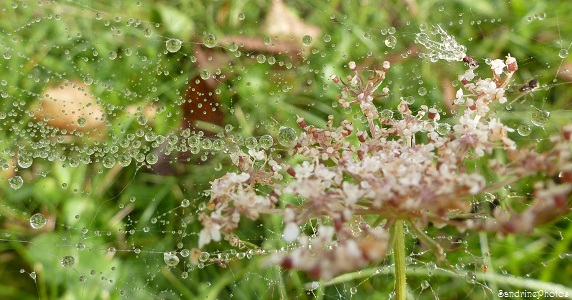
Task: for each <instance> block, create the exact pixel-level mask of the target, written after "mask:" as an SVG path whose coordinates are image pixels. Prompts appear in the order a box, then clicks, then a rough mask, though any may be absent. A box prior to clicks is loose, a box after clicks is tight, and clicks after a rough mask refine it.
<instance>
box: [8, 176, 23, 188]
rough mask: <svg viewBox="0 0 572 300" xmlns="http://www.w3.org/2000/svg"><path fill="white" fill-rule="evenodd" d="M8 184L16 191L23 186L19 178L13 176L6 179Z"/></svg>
mask: <svg viewBox="0 0 572 300" xmlns="http://www.w3.org/2000/svg"><path fill="white" fill-rule="evenodd" d="M8 184H10V187H11V188H13V189H15V190H17V189H19V188H21V187H22V185H23V184H24V180H23V179H22V177H20V176H14V177H12V178H10V179H8Z"/></svg>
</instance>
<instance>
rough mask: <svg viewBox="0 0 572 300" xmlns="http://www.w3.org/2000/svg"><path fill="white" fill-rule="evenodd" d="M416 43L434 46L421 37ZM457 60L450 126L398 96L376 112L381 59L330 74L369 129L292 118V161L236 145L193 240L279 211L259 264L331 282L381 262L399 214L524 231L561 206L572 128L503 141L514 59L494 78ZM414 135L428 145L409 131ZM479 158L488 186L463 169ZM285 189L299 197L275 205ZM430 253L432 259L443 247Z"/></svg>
mask: <svg viewBox="0 0 572 300" xmlns="http://www.w3.org/2000/svg"><path fill="white" fill-rule="evenodd" d="M435 30H436V33H437V34H438V35H441V36H442V38H443V39H444V40H445V41H448V42H449V43H450V49H448V50H447V51H448V52H445V53H446V54H447V53H448V54H447V55H449V56H447V57H448V58H451V60H463V59H464V57H463V55H465V54H464V52H463V53H461V51H462V50H464V49H462V48H461V47H459V46H458V45H456V44H454V43H453V42H452V41H450V40H447V36H446V35H445V34H446V33H444V31H442V29H440V27H439V28H436V29H435ZM418 39H421V40H422V41H424V42H425V43H427V44H428V45H433V47H436V46H435V45H434V44H433V43H431V42H430V41H429V40H424V39H425V36H418ZM441 50H442V49H441ZM465 56H466V55H465ZM465 60H466V61H469V69H468V70H467V71H466V72H465V73H464V74H463V75H461V76H460V79H461V82H462V83H463V89H460V90H459V91H457V94H456V100H455V105H456V106H458V110H459V113H458V115H457V116H456V117H455V118H456V120H455V124H453V126H452V127H451V126H449V125H448V124H445V123H439V122H440V120H441V118H440V114H439V111H438V110H437V109H436V108H434V107H427V106H422V107H421V109H419V111H418V112H417V113H414V112H413V110H412V109H411V108H410V107H409V104H408V103H407V102H406V101H404V100H402V101H401V102H400V103H399V104H398V105H397V107H396V109H397V111H398V112H399V117H396V118H394V117H391V116H388V115H387V114H384V113H380V112H379V111H378V109H377V107H376V105H375V103H376V101H377V99H379V98H382V97H386V96H387V95H388V93H389V90H388V89H387V88H382V91H381V93H377V92H376V91H377V90H378V89H379V88H381V86H382V84H383V81H384V79H385V76H386V73H387V72H388V71H389V68H390V65H389V63H388V62H385V63H384V64H383V67H382V69H381V70H374V71H372V76H371V77H370V78H368V79H364V78H363V77H362V75H361V73H360V72H359V70H358V68H357V67H356V64H355V63H353V62H350V63H349V64H348V66H349V69H350V72H351V73H352V75H350V76H348V77H347V78H346V79H347V81H345V80H342V79H340V78H339V77H338V76H332V77H331V79H332V80H333V82H334V83H336V84H337V85H339V86H340V87H341V89H342V91H341V93H340V96H339V99H338V101H339V103H340V105H341V106H342V107H350V106H358V107H359V108H360V109H361V112H362V113H363V115H364V117H365V119H366V120H367V122H366V123H367V129H366V130H363V129H359V130H356V128H354V125H353V124H352V123H351V122H350V121H349V120H342V121H341V122H340V123H339V125H338V126H337V127H336V126H334V119H333V117H330V118H329V119H328V125H327V126H326V128H317V127H315V126H313V125H308V124H307V123H306V121H305V120H304V119H303V118H298V119H297V123H298V124H299V126H300V128H301V130H302V133H301V134H300V135H299V137H298V139H297V140H296V143H295V144H294V145H293V147H292V148H291V149H290V152H289V154H290V155H301V156H302V157H305V158H306V160H304V161H303V162H301V163H295V164H293V165H288V164H287V163H285V162H283V163H280V162H277V161H274V160H272V159H270V158H269V157H270V156H269V155H267V154H266V153H260V152H256V151H252V150H251V151H249V152H248V153H244V152H242V151H241V150H240V149H238V152H236V153H233V154H232V155H231V156H232V161H233V163H234V165H236V166H237V167H238V169H239V170H241V172H242V173H228V174H226V175H225V176H223V177H221V178H219V179H217V180H214V181H213V182H212V189H211V192H210V197H211V200H210V202H209V205H208V207H209V208H210V209H211V210H212V213H211V214H210V215H207V214H202V215H201V216H200V217H199V220H201V222H202V223H203V225H204V229H203V230H202V231H201V233H200V238H199V247H202V246H204V245H205V244H207V243H209V242H211V241H213V240H214V241H218V240H220V236H221V235H230V234H231V233H232V231H233V230H234V229H236V228H237V227H238V223H239V221H240V218H241V216H244V217H247V218H250V219H256V218H258V217H259V216H260V214H264V213H270V214H281V215H282V216H283V217H284V224H285V227H284V232H283V238H284V240H285V241H286V242H288V243H291V249H292V250H291V251H290V252H280V253H276V254H273V255H272V256H271V257H270V258H269V259H268V261H267V262H268V263H275V264H280V265H281V266H283V267H285V268H294V269H301V270H305V271H307V272H309V273H310V274H312V275H313V276H316V277H320V278H322V279H325V280H328V279H331V278H333V277H334V276H336V275H337V274H340V273H343V272H348V271H351V270H356V269H360V268H363V267H364V266H366V265H368V264H370V263H372V262H378V261H380V260H381V259H383V258H384V257H385V256H386V255H387V253H388V252H389V249H390V247H391V245H390V244H389V242H390V241H391V239H390V234H389V231H390V230H389V229H390V228H391V226H392V225H393V224H394V223H395V222H396V221H397V220H404V221H406V222H407V223H408V224H409V226H410V227H411V228H413V229H414V232H416V233H418V234H422V230H423V229H424V228H425V227H426V226H428V225H429V224H430V223H431V224H435V225H439V226H443V225H449V226H454V227H456V228H458V229H459V230H461V231H462V230H467V229H472V230H484V231H495V232H498V233H499V234H511V233H529V232H531V231H532V229H533V228H534V227H535V226H538V225H540V224H544V223H547V222H550V221H552V220H554V219H555V218H557V217H559V216H561V215H563V214H565V213H567V212H568V211H569V210H570V204H569V202H568V200H567V199H568V195H569V194H570V193H571V191H572V171H571V170H572V161H571V154H570V138H571V136H572V125H569V126H566V127H564V128H563V129H562V132H561V134H560V135H557V136H555V137H553V138H552V142H553V145H554V147H553V148H552V149H551V150H548V151H546V152H542V153H538V152H536V151H535V150H534V149H531V148H517V145H516V143H515V142H514V141H513V140H512V139H511V138H510V136H509V135H510V133H511V132H513V131H514V130H513V129H512V128H510V127H508V126H506V125H505V124H503V123H502V120H501V119H499V118H497V117H496V116H495V115H494V114H493V113H492V112H494V110H495V109H497V108H499V107H501V104H502V103H505V102H506V97H505V88H506V86H507V84H508V82H509V80H510V78H511V77H512V75H513V74H514V72H515V71H516V70H517V69H518V66H517V63H516V60H515V59H514V58H513V57H511V56H510V55H509V56H507V57H506V59H505V60H504V61H503V60H499V59H495V60H490V61H488V65H489V67H490V69H491V71H492V77H491V78H484V79H483V78H478V79H476V80H475V78H476V76H475V73H474V69H475V68H476V67H477V66H478V65H476V64H474V63H470V61H471V60H467V59H465ZM380 103H381V105H383V100H381V101H380ZM421 135H425V136H426V137H427V138H426V139H423V140H424V141H426V142H422V141H421V139H419V138H418V137H419V136H421ZM498 151H501V152H504V153H506V157H507V159H508V161H507V162H502V163H501V162H499V161H496V160H495V159H494V158H493V153H494V152H498ZM480 158H487V159H489V161H490V163H489V167H490V169H491V170H492V171H493V172H496V173H497V174H498V175H499V176H498V178H502V180H500V181H498V182H491V181H490V180H487V179H486V178H485V177H484V175H482V174H481V173H479V172H478V171H475V170H473V171H470V170H469V168H467V165H466V164H467V163H468V162H474V161H475V160H476V159H480ZM538 173H542V174H543V175H545V178H547V179H545V180H542V181H539V182H537V183H536V184H535V185H534V193H533V195H534V199H533V200H532V202H531V203H529V206H527V207H526V208H525V209H524V210H521V211H517V210H514V209H511V208H507V209H504V208H501V207H497V208H496V209H494V210H493V211H492V213H491V215H490V216H489V217H487V218H476V217H472V215H471V214H472V212H471V199H472V197H474V196H475V195H478V194H480V193H485V192H491V191H494V190H496V189H499V188H502V187H504V186H506V185H508V184H511V183H513V182H515V181H518V180H520V179H522V178H523V177H526V176H532V175H536V174H538ZM283 177H284V180H282V179H283ZM255 186H267V187H269V188H270V189H269V190H271V192H269V193H268V192H267V193H262V192H260V191H261V190H262V189H257V188H255ZM284 195H294V196H296V197H297V199H301V200H300V202H297V203H285V204H284V205H283V206H281V207H284V208H279V206H277V203H278V201H279V200H280V199H283V198H284V197H283V196H284ZM284 199H285V198H284ZM461 215H462V216H464V217H462V218H460V217H458V216H461ZM365 216H375V217H376V218H377V221H376V222H373V223H369V222H367V221H366V218H364V217H365ZM310 220H317V222H318V226H317V228H316V231H315V232H313V233H312V234H310V235H307V234H306V233H303V232H302V231H301V230H300V227H301V226H303V225H304V224H306V223H307V222H308V221H310ZM436 250H437V252H438V253H437V254H438V255H439V254H441V253H440V252H441V251H442V249H441V248H438V249H436Z"/></svg>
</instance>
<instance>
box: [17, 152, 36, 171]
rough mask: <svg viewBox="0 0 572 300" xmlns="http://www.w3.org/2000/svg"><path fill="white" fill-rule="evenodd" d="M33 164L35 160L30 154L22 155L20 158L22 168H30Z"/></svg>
mask: <svg viewBox="0 0 572 300" xmlns="http://www.w3.org/2000/svg"><path fill="white" fill-rule="evenodd" d="M33 162H34V159H33V158H32V156H31V155H29V154H20V156H18V166H20V168H24V169H26V168H29V167H30V166H31V165H32V163H33Z"/></svg>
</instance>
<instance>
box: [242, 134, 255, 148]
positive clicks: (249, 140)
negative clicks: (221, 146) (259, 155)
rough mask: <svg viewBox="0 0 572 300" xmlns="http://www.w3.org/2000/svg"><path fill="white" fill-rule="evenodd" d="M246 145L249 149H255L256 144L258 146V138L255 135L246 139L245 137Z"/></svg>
mask: <svg viewBox="0 0 572 300" xmlns="http://www.w3.org/2000/svg"><path fill="white" fill-rule="evenodd" d="M244 145H245V146H246V148H248V149H255V148H256V146H258V141H257V140H256V138H255V137H253V136H249V137H247V138H246V139H244Z"/></svg>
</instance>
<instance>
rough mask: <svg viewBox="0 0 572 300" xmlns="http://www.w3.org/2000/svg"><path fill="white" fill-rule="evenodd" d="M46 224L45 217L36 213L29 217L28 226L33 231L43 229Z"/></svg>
mask: <svg viewBox="0 0 572 300" xmlns="http://www.w3.org/2000/svg"><path fill="white" fill-rule="evenodd" d="M46 223H47V220H46V217H44V215H42V214H40V213H37V214H34V215H33V216H32V217H30V226H32V228H34V229H40V228H42V227H44V226H45V225H46Z"/></svg>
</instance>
